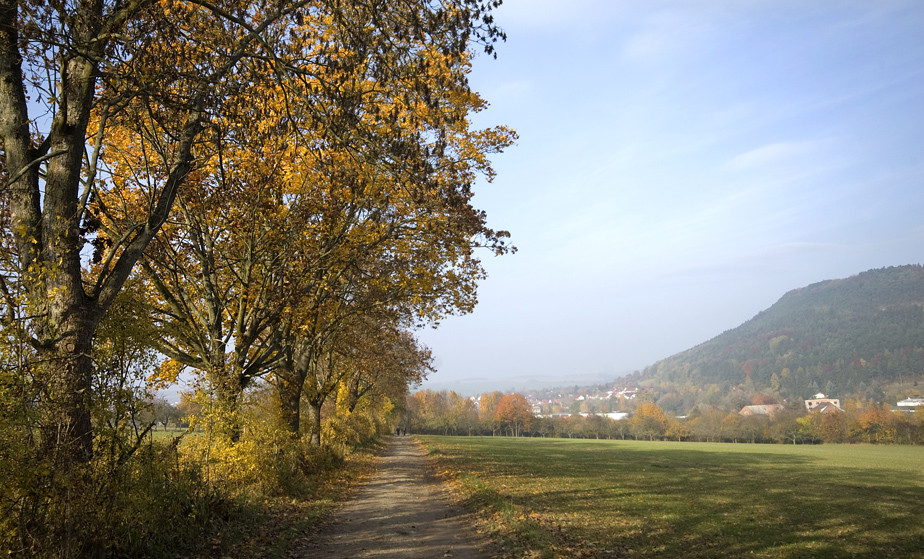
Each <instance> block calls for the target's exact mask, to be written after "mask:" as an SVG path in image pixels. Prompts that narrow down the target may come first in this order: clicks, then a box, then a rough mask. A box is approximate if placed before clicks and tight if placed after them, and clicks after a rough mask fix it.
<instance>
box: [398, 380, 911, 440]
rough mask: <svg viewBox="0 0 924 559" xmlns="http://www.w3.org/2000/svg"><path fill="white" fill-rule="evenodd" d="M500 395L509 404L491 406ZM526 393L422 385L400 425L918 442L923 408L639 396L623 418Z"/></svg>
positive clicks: (438, 430)
mask: <svg viewBox="0 0 924 559" xmlns="http://www.w3.org/2000/svg"><path fill="white" fill-rule="evenodd" d="M502 401H510V402H517V404H516V405H509V406H508V405H498V404H499V403H500V402H502ZM524 406H528V404H527V403H526V398H525V397H524V396H522V395H520V394H501V393H500V392H492V393H485V394H482V395H481V397H480V398H478V400H477V403H476V401H475V400H473V399H470V398H466V397H464V396H461V395H459V394H457V393H456V392H452V391H442V392H434V391H430V390H424V391H421V392H417V393H415V394H413V395H411V396H409V397H408V402H407V415H406V417H405V422H404V425H405V427H406V428H407V429H408V430H409V431H410V432H413V433H424V434H438V435H482V436H486V435H498V436H500V435H517V434H518V435H519V436H526V437H562V438H591V439H638V440H676V441H703V442H735V443H743V442H748V443H785V444H817V443H872V444H924V410H920V411H918V412H917V413H914V414H909V413H904V412H897V411H894V410H892V408H891V407H890V406H889V405H887V404H876V403H874V402H871V401H868V402H862V401H858V400H848V401H846V402H845V403H844V407H843V411H831V412H829V413H820V412H807V411H806V408H805V406H804V404H803V403H802V401H801V400H800V401H799V403H798V404H797V405H792V406H780V407H779V408H778V409H776V408H774V414H773V416H772V417H771V416H769V415H741V414H740V413H739V412H726V411H722V410H720V409H719V408H717V407H714V406H707V407H703V408H698V409H696V410H694V412H693V413H691V414H690V415H689V416H686V417H676V416H673V415H670V414H667V413H665V411H664V410H663V409H662V408H661V407H660V406H658V405H657V404H655V403H652V402H641V403H639V404H638V405H636V406H635V407H634V410H633V411H632V413H631V414H630V416H629V417H628V418H627V419H623V420H618V421H617V420H614V419H610V418H608V417H606V416H605V415H593V414H590V415H581V414H577V413H575V414H571V415H570V416H564V415H563V416H557V417H535V416H533V415H532V413H528V415H526V413H527V412H526V411H524V410H528V408H526V407H524Z"/></svg>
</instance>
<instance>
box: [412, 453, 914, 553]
mask: <svg viewBox="0 0 924 559" xmlns="http://www.w3.org/2000/svg"><path fill="white" fill-rule="evenodd" d="M421 440H422V441H423V442H425V444H426V445H427V446H428V448H430V449H431V453H432V454H434V455H435V457H436V459H437V461H438V464H439V467H440V469H441V470H442V471H443V472H444V473H445V474H447V475H449V476H450V477H451V478H452V479H453V482H454V484H455V486H456V488H457V489H458V491H459V493H460V495H461V496H462V498H463V499H464V500H466V501H468V504H469V505H470V506H472V507H473V508H475V509H476V510H479V511H480V512H481V516H482V518H483V519H484V522H485V523H486V525H487V527H488V528H489V529H490V530H491V531H493V532H494V533H495V535H497V536H498V537H499V538H500V539H502V540H504V541H505V544H506V545H507V547H508V549H510V555H511V556H517V557H639V558H647V557H658V558H674V557H678V558H679V557H684V558H715V557H743V556H749V557H764V558H774V559H782V558H796V557H798V558H802V557H807V558H812V557H817V558H832V557H868V558H874V557H875V558H876V559H881V558H883V557H902V558H906V557H924V521H922V520H924V447H902V446H848V445H822V446H784V445H733V444H708V443H669V442H654V443H649V442H641V441H572V440H563V439H509V438H491V437H486V438H464V437H458V438H451V437H422V438H421Z"/></svg>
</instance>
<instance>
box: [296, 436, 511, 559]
mask: <svg viewBox="0 0 924 559" xmlns="http://www.w3.org/2000/svg"><path fill="white" fill-rule="evenodd" d="M377 466H378V471H377V473H376V474H375V475H374V476H373V477H372V478H371V479H370V480H368V481H366V482H365V483H363V484H362V485H361V486H360V487H359V488H358V490H357V492H356V493H355V495H354V496H353V497H352V498H351V499H350V500H349V501H347V502H346V503H345V504H344V505H343V506H342V507H341V508H340V509H338V510H336V511H335V512H334V513H333V514H332V515H331V517H330V518H329V519H328V520H327V521H325V522H324V525H323V526H322V527H321V528H320V530H319V531H318V533H317V534H316V536H315V537H313V538H312V541H311V543H309V544H308V545H307V546H306V547H305V548H304V549H303V550H301V552H300V553H299V554H297V555H294V556H295V557H304V558H309V557H310V558H312V559H313V558H316V557H317V558H325V559H347V558H349V559H354V558H376V559H386V558H387V559H399V558H401V559H404V558H427V559H430V558H438V557H453V558H457V559H460V558H461V559H488V558H490V557H492V556H493V554H492V553H491V552H490V551H489V549H490V548H489V546H490V545H491V544H490V543H489V542H487V541H484V540H483V539H480V538H479V537H478V536H477V534H475V531H474V530H473V528H472V522H471V518H470V517H469V515H467V514H466V513H465V512H464V511H463V510H461V508H460V507H459V506H457V505H454V504H453V503H452V502H451V501H450V499H449V497H448V495H447V492H446V490H445V488H444V487H443V485H442V484H441V483H440V482H439V481H438V480H437V479H436V478H434V477H433V475H432V473H431V472H430V471H429V468H428V458H427V456H426V452H425V451H424V450H423V449H422V448H421V447H420V446H419V445H417V444H416V443H414V442H413V441H412V440H411V439H410V438H408V437H391V440H390V442H389V445H388V448H387V449H386V451H385V452H384V454H383V455H382V456H381V458H380V459H379V462H378V464H377Z"/></svg>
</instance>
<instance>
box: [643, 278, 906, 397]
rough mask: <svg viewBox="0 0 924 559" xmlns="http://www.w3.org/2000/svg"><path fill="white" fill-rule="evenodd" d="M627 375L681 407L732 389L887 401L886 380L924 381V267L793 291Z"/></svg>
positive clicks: (894, 382) (894, 386) (893, 385)
mask: <svg viewBox="0 0 924 559" xmlns="http://www.w3.org/2000/svg"><path fill="white" fill-rule="evenodd" d="M632 376H633V377H635V380H636V381H637V382H638V383H640V384H642V385H645V386H648V387H650V388H651V389H653V390H654V391H655V392H656V394H658V395H659V396H660V397H662V398H666V399H667V400H668V401H665V402H664V403H665V404H672V405H669V406H668V407H674V408H675V409H678V411H682V410H681V409H680V408H683V407H688V406H689V405H690V404H691V403H693V402H691V399H693V400H695V402H697V403H698V402H702V401H703V400H704V399H706V400H708V399H710V398H712V399H713V400H718V399H720V398H723V397H724V398H727V397H728V396H727V395H728V394H730V393H732V394H735V393H737V396H736V397H737V399H738V400H745V399H747V398H748V397H752V396H753V395H756V394H764V395H771V396H780V397H782V398H807V397H809V396H810V395H812V394H814V393H815V392H819V391H822V392H826V393H828V394H829V395H831V396H832V397H840V398H847V397H864V398H872V399H876V400H881V399H884V397H886V396H887V395H886V394H885V393H884V392H883V390H885V389H887V388H889V387H891V388H892V389H893V390H892V392H895V389H897V388H898V387H897V385H898V384H902V385H909V386H916V381H917V380H922V381H924V267H922V266H920V265H912V266H901V267H893V268H883V269H879V270H870V271H868V272H863V273H861V274H859V275H856V276H853V277H850V278H847V279H839V280H831V281H824V282H820V283H816V284H812V285H809V286H808V287H804V288H802V289H796V290H794V291H790V292H789V293H787V294H786V295H784V296H783V297H782V298H781V299H780V300H779V301H778V302H777V303H776V304H774V305H773V306H771V307H770V308H769V309H767V310H765V311H763V312H761V313H759V314H758V315H757V316H755V317H754V318H752V319H751V320H749V321H747V322H745V323H744V324H742V325H741V326H739V327H737V328H735V329H733V330H729V331H727V332H725V333H723V334H721V335H719V336H717V337H715V338H713V339H712V340H710V341H708V342H705V343H703V344H701V345H699V346H696V347H694V348H692V349H689V350H687V351H684V352H682V353H679V354H677V355H674V356H672V357H669V358H667V359H664V360H663V361H660V362H658V363H655V364H654V365H652V366H650V367H648V368H647V369H645V370H644V371H641V372H640V373H636V374H635V375H632ZM888 396H889V397H891V396H892V394H888ZM714 403H718V402H714ZM739 403H740V402H739Z"/></svg>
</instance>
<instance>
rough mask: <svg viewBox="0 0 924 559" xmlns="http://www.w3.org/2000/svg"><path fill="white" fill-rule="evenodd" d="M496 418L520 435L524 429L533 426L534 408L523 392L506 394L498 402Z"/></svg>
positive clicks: (516, 435) (514, 434) (516, 434)
mask: <svg viewBox="0 0 924 559" xmlns="http://www.w3.org/2000/svg"><path fill="white" fill-rule="evenodd" d="M494 419H495V420H496V421H497V422H498V423H500V424H501V425H502V426H504V427H506V428H507V429H508V430H509V431H510V433H511V434H512V435H513V436H514V437H519V436H520V433H521V432H522V431H523V430H526V429H529V428H530V427H531V426H532V422H533V408H532V406H530V405H529V402H527V401H526V396H523V395H522V394H517V393H513V394H504V395H503V396H502V397H501V399H500V400H498V402H497V408H496V409H495V410H494Z"/></svg>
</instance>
